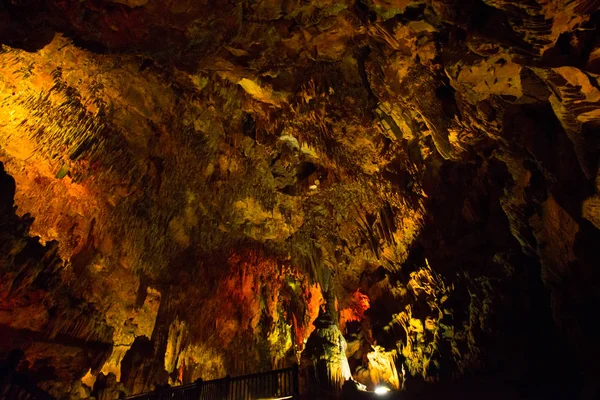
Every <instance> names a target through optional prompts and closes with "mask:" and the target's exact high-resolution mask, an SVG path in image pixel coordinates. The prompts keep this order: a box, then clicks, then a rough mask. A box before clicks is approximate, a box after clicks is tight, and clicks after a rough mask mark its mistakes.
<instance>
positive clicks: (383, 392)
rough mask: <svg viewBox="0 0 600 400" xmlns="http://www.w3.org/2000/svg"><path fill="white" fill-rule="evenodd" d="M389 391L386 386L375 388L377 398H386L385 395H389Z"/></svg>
mask: <svg viewBox="0 0 600 400" xmlns="http://www.w3.org/2000/svg"><path fill="white" fill-rule="evenodd" d="M389 391H390V389H389V388H386V387H385V386H377V387H376V388H375V394H376V395H377V396H384V395H386V394H388V393H389Z"/></svg>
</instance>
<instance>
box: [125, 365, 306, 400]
mask: <svg viewBox="0 0 600 400" xmlns="http://www.w3.org/2000/svg"><path fill="white" fill-rule="evenodd" d="M299 393H300V390H299V383H298V365H294V366H293V367H289V368H283V369H278V370H274V371H267V372H258V373H254V374H249V375H241V376H235V377H230V376H226V377H225V378H221V379H215V380H210V381H203V380H201V379H198V380H197V381H196V382H194V383H191V384H187V385H183V386H174V387H170V388H159V389H157V390H155V391H153V392H147V393H141V394H137V395H133V396H129V397H126V398H125V399H128V400H254V399H266V398H282V397H292V396H294V395H297V394H299Z"/></svg>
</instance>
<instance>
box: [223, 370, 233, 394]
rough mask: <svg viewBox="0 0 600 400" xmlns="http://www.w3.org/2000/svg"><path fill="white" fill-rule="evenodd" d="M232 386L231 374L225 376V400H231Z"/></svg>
mask: <svg viewBox="0 0 600 400" xmlns="http://www.w3.org/2000/svg"><path fill="white" fill-rule="evenodd" d="M230 386H231V375H227V376H226V377H225V397H223V399H224V400H229V387H230Z"/></svg>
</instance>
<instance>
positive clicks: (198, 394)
mask: <svg viewBox="0 0 600 400" xmlns="http://www.w3.org/2000/svg"><path fill="white" fill-rule="evenodd" d="M203 383H204V382H203V381H202V378H198V379H196V380H195V381H194V384H195V385H196V399H198V400H200V399H201V398H202V386H203V385H202V384H203Z"/></svg>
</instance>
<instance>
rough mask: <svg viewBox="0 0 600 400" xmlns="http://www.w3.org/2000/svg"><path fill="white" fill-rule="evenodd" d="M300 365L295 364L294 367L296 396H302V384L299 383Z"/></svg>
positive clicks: (293, 376)
mask: <svg viewBox="0 0 600 400" xmlns="http://www.w3.org/2000/svg"><path fill="white" fill-rule="evenodd" d="M299 375H300V374H299V372H298V364H294V366H293V367H292V380H293V381H294V394H300V382H298V381H299V379H298V378H299Z"/></svg>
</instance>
